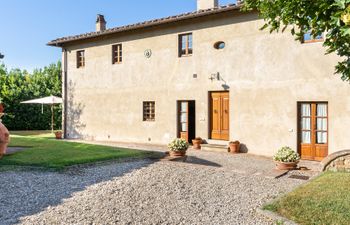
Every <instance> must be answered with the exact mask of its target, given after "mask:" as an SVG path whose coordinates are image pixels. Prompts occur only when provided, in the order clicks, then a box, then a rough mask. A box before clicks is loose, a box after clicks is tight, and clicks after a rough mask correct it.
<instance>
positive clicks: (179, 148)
mask: <svg viewBox="0 0 350 225" xmlns="http://www.w3.org/2000/svg"><path fill="white" fill-rule="evenodd" d="M188 147H189V144H188V143H187V141H186V140H184V139H180V138H176V139H174V140H173V141H172V142H170V143H169V144H168V148H169V149H170V150H171V151H174V152H184V151H186V150H187V149H188Z"/></svg>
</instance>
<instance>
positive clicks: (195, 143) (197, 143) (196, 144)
mask: <svg viewBox="0 0 350 225" xmlns="http://www.w3.org/2000/svg"><path fill="white" fill-rule="evenodd" d="M192 144H193V149H196V150H201V149H202V146H201V144H202V140H201V139H193V140H192Z"/></svg>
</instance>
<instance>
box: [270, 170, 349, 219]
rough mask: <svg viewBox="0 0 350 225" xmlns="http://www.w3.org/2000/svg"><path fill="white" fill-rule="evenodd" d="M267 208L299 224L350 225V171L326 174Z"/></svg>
mask: <svg viewBox="0 0 350 225" xmlns="http://www.w3.org/2000/svg"><path fill="white" fill-rule="evenodd" d="M264 209H267V210H271V211H274V212H277V213H279V214H280V215H282V216H284V217H286V218H288V219H291V220H293V221H295V222H297V223H299V224H337V225H342V224H344V225H348V224H350V173H331V172H328V173H324V174H322V175H321V176H319V177H318V178H316V179H314V180H312V181H311V182H309V183H308V184H306V185H304V186H301V187H299V188H297V189H296V190H295V191H293V192H291V193H289V194H287V195H286V196H284V197H282V198H281V199H279V200H277V201H276V202H274V203H272V204H270V205H266V206H265V207H264Z"/></svg>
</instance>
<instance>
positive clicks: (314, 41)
mask: <svg viewBox="0 0 350 225" xmlns="http://www.w3.org/2000/svg"><path fill="white" fill-rule="evenodd" d="M319 42H324V39H318V40H308V41H303V44H310V43H319Z"/></svg>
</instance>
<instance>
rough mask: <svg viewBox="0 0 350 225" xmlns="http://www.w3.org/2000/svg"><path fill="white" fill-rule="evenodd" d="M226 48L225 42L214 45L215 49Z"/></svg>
mask: <svg viewBox="0 0 350 225" xmlns="http://www.w3.org/2000/svg"><path fill="white" fill-rule="evenodd" d="M225 46H226V44H225V42H223V41H218V42H216V43H215V44H214V48H215V49H218V50H219V49H224V48H225Z"/></svg>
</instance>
